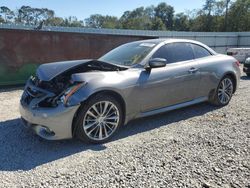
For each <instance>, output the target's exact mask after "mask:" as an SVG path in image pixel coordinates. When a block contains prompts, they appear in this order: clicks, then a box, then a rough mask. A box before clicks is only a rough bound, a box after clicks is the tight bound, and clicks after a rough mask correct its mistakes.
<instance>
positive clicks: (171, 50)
mask: <svg viewBox="0 0 250 188" xmlns="http://www.w3.org/2000/svg"><path fill="white" fill-rule="evenodd" d="M152 58H164V59H166V60H167V63H175V62H180V61H188V60H192V59H194V54H193V50H192V48H191V46H190V44H189V43H183V42H180V43H171V44H166V45H164V46H162V47H160V48H159V49H158V50H157V51H156V52H155V53H154V55H153V57H152Z"/></svg>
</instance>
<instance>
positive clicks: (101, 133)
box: [76, 95, 124, 144]
mask: <svg viewBox="0 0 250 188" xmlns="http://www.w3.org/2000/svg"><path fill="white" fill-rule="evenodd" d="M123 116H124V114H123V111H122V107H121V104H120V103H119V102H118V100H117V99H116V98H115V97H113V96H108V95H97V96H94V97H93V98H91V99H90V100H89V101H88V102H87V103H86V104H84V105H83V106H82V107H81V109H80V111H79V113H78V116H77V120H76V123H77V124H76V128H77V129H76V135H77V137H78V138H80V139H81V140H83V141H85V142H90V143H97V144H98V143H104V142H106V141H107V140H109V139H110V138H111V137H112V136H113V135H114V134H115V132H116V131H117V130H118V128H119V127H120V126H121V125H122V124H123Z"/></svg>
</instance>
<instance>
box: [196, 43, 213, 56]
mask: <svg viewBox="0 0 250 188" xmlns="http://www.w3.org/2000/svg"><path fill="white" fill-rule="evenodd" d="M191 45H192V47H193V49H194V55H195V58H196V59H198V58H202V57H207V56H210V55H211V53H210V52H209V51H208V50H207V49H205V48H203V47H202V46H199V45H196V44H191Z"/></svg>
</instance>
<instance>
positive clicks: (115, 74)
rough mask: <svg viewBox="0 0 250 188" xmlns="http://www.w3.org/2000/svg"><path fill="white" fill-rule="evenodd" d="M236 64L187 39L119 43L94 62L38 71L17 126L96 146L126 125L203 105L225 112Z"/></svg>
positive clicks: (237, 74) (46, 66) (234, 85)
mask: <svg viewBox="0 0 250 188" xmlns="http://www.w3.org/2000/svg"><path fill="white" fill-rule="evenodd" d="M239 78H240V69H239V63H238V61H237V60H236V59H234V58H233V57H230V56H226V55H221V54H217V53H216V52H214V51H213V50H212V49H210V48H209V47H207V46H206V45H204V44H202V43H200V42H197V41H192V40H182V39H153V40H144V41H136V42H131V43H127V44H124V45H122V46H120V47H117V48H115V49H114V50H112V51H110V52H108V53H107V54H105V55H104V56H102V57H101V58H99V59H97V60H93V59H91V60H90V59H89V60H76V61H64V62H56V63H49V64H43V65H40V66H39V68H38V69H37V72H36V76H32V77H30V79H29V80H28V81H27V83H26V86H25V89H24V92H23V95H22V97H21V102H20V113H21V116H22V118H21V119H22V121H23V123H24V124H25V125H26V126H28V127H30V128H32V129H33V130H34V131H35V133H36V134H38V135H39V136H41V137H42V138H45V139H48V140H57V139H68V138H72V137H78V138H80V139H81V140H83V141H86V142H92V143H102V142H105V141H107V140H108V139H110V138H111V137H112V136H113V135H114V134H115V133H116V132H117V130H118V129H119V128H120V127H121V126H122V125H124V124H126V123H127V122H128V121H130V120H132V119H135V118H139V117H145V116H151V115H154V114H158V113H162V112H166V111H170V110H174V109H177V108H181V107H185V106H189V105H193V104H197V103H201V102H204V101H209V102H210V103H212V104H214V105H218V106H224V105H227V104H228V103H229V101H230V99H231V97H232V95H233V93H234V92H235V91H236V88H237V87H238V84H239Z"/></svg>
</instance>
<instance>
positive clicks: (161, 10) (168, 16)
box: [155, 3, 174, 30]
mask: <svg viewBox="0 0 250 188" xmlns="http://www.w3.org/2000/svg"><path fill="white" fill-rule="evenodd" d="M155 17H158V18H160V19H161V20H162V22H163V23H164V24H165V26H166V28H167V29H168V30H172V29H173V23H174V7H172V6H170V5H168V4H167V3H160V4H159V5H157V7H155Z"/></svg>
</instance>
